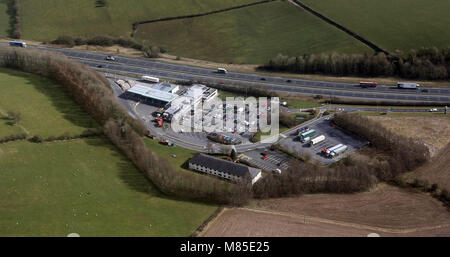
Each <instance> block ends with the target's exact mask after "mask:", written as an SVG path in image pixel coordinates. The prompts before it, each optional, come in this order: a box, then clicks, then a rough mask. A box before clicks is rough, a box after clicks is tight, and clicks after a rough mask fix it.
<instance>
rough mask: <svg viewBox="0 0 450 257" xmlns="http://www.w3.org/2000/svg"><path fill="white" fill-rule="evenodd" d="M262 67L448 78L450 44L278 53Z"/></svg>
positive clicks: (320, 72) (331, 72)
mask: <svg viewBox="0 0 450 257" xmlns="http://www.w3.org/2000/svg"><path fill="white" fill-rule="evenodd" d="M260 68H261V69H264V70H271V71H282V72H293V73H301V74H326V75H334V76H369V77H378V76H383V77H390V76H398V77H401V78H405V79H423V80H447V79H449V78H450V47H447V48H442V49H438V48H437V47H430V48H420V49H417V50H415V49H413V50H410V51H407V52H402V51H396V52H395V53H393V54H391V55H386V54H385V53H382V52H381V53H377V54H375V55H369V54H367V53H366V54H344V53H332V54H305V55H302V56H294V57H292V56H287V55H282V54H279V55H277V56H276V57H275V58H272V59H270V60H269V61H268V63H266V64H265V65H262V66H260Z"/></svg>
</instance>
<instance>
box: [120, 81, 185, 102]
mask: <svg viewBox="0 0 450 257" xmlns="http://www.w3.org/2000/svg"><path fill="white" fill-rule="evenodd" d="M128 92H131V93H134V94H138V95H141V96H144V97H148V98H153V99H156V100H160V101H163V102H168V103H170V102H172V101H173V100H174V99H175V98H177V97H178V95H176V94H172V93H168V92H164V91H161V90H158V89H154V88H151V87H146V86H142V85H138V84H137V85H135V86H134V87H132V88H130V89H128Z"/></svg>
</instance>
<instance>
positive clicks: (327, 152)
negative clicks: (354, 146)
mask: <svg viewBox="0 0 450 257" xmlns="http://www.w3.org/2000/svg"><path fill="white" fill-rule="evenodd" d="M341 146H343V144H338V145H335V146H333V147H331V148H328V149H323V150H322V152H323V153H324V154H325V155H327V156H328V155H330V153H331V151H333V150H334V149H337V148H339V147H341Z"/></svg>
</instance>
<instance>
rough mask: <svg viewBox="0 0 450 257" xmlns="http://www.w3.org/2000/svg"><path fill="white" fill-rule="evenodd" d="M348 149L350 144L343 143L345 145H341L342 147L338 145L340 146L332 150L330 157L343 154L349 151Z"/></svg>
mask: <svg viewBox="0 0 450 257" xmlns="http://www.w3.org/2000/svg"><path fill="white" fill-rule="evenodd" d="M347 149H348V146H346V145H343V146H341V147H338V148H336V149H334V150H333V151H331V152H330V157H331V158H334V157H336V156H338V155H341V154H343V153H344V152H345V151H347Z"/></svg>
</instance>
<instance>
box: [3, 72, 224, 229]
mask: <svg viewBox="0 0 450 257" xmlns="http://www.w3.org/2000/svg"><path fill="white" fill-rule="evenodd" d="M0 104H1V108H2V112H5V111H3V110H15V111H17V110H19V111H20V112H21V114H22V117H23V121H22V124H23V127H24V128H25V129H26V130H29V131H30V133H40V134H41V135H42V136H46V135H55V134H56V135H59V134H60V133H63V132H65V131H68V132H71V133H75V132H81V131H82V130H84V128H85V127H88V126H85V125H86V124H87V125H89V126H92V125H94V126H95V124H96V123H95V122H94V121H93V120H92V119H90V117H89V116H88V115H87V114H86V113H85V112H83V111H82V110H81V109H80V107H79V106H78V105H76V103H75V102H73V101H72V100H71V99H70V98H69V97H68V95H67V94H65V93H64V91H63V89H62V87H61V86H59V85H57V84H55V83H53V82H51V81H49V80H47V79H45V78H41V77H38V76H35V75H31V74H28V73H23V72H17V71H13V70H6V69H1V70H0ZM5 122H6V121H5V120H4V119H1V120H0V133H11V132H12V131H7V130H14V129H17V130H20V129H21V128H20V127H17V126H10V125H7V124H6V123H5ZM0 136H1V134H0ZM171 149H172V148H171ZM173 149H178V148H173ZM180 151H182V149H180ZM177 154H178V152H177ZM179 155H180V156H181V157H182V153H179ZM0 195H2V196H3V197H1V198H0V236H66V235H67V234H69V233H72V232H74V233H79V234H80V235H81V236H189V235H190V234H191V233H193V232H194V231H195V229H197V227H198V226H200V225H201V224H202V223H203V221H204V220H205V219H207V218H208V217H209V216H210V215H211V214H212V213H213V212H214V211H215V210H216V209H217V206H214V205H208V204H204V203H194V202H188V201H181V200H177V199H173V198H170V197H167V196H165V195H163V194H162V193H160V192H159V191H158V190H157V188H156V187H155V186H153V184H152V183H151V182H150V181H149V180H148V179H147V178H146V177H145V176H144V175H143V174H142V173H141V172H140V171H139V170H138V169H137V168H136V167H135V166H134V165H133V164H132V163H131V162H130V161H129V160H128V159H127V158H126V157H125V156H124V155H123V154H122V153H121V152H119V151H118V149H117V148H116V147H115V146H113V145H112V144H111V143H110V142H109V141H107V140H106V139H103V138H93V139H80V140H72V141H64V142H52V143H41V144H38V143H31V142H29V141H20V142H9V143H5V144H0Z"/></svg>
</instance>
